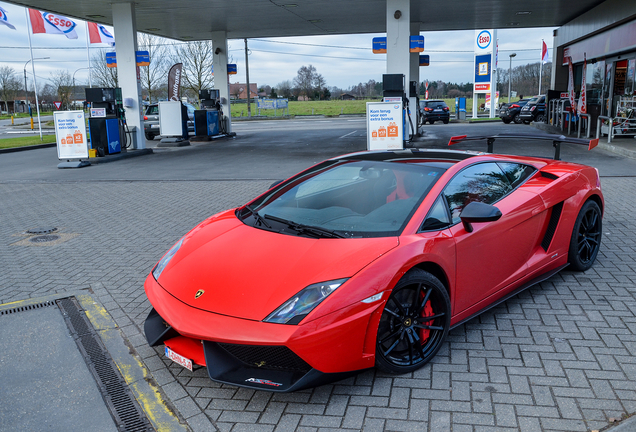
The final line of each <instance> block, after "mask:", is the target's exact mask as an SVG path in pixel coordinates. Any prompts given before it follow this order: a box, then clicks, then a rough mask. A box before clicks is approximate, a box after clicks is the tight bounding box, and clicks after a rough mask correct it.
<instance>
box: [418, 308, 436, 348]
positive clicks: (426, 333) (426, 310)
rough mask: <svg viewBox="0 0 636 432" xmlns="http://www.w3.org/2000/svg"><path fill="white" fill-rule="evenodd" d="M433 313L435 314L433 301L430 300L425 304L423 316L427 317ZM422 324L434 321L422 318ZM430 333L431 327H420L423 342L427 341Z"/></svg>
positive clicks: (430, 323)
mask: <svg viewBox="0 0 636 432" xmlns="http://www.w3.org/2000/svg"><path fill="white" fill-rule="evenodd" d="M433 315H434V314H433V307H432V306H431V301H430V300H429V301H427V302H426V305H425V306H424V310H423V311H422V316H423V317H424V318H426V317H429V316H433ZM422 325H433V321H423V320H422ZM430 333H431V331H430V330H429V329H420V338H421V339H422V344H423V343H424V342H426V340H427V339H428V336H429V335H430Z"/></svg>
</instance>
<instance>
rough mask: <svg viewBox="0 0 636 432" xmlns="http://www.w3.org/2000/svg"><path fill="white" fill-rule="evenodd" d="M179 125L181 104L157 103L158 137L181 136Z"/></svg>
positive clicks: (180, 126)
mask: <svg viewBox="0 0 636 432" xmlns="http://www.w3.org/2000/svg"><path fill="white" fill-rule="evenodd" d="M182 127H183V126H182V125H181V102H179V101H161V102H159V135H162V136H181V135H183V129H182Z"/></svg>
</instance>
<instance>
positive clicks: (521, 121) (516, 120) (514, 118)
mask: <svg viewBox="0 0 636 432" xmlns="http://www.w3.org/2000/svg"><path fill="white" fill-rule="evenodd" d="M512 121H513V122H515V123H516V124H521V123H523V120H521V118H520V117H519V114H515V116H514V117H513V118H512Z"/></svg>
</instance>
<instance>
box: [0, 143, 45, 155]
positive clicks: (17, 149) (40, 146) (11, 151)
mask: <svg viewBox="0 0 636 432" xmlns="http://www.w3.org/2000/svg"><path fill="white" fill-rule="evenodd" d="M56 145H57V144H56V143H48V144H36V145H32V146H22V147H10V148H6V149H0V153H15V152H21V151H27V150H37V149H41V148H48V147H55V146H56Z"/></svg>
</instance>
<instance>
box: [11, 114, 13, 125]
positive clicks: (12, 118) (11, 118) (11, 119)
mask: <svg viewBox="0 0 636 432" xmlns="http://www.w3.org/2000/svg"><path fill="white" fill-rule="evenodd" d="M11 126H13V116H11Z"/></svg>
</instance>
